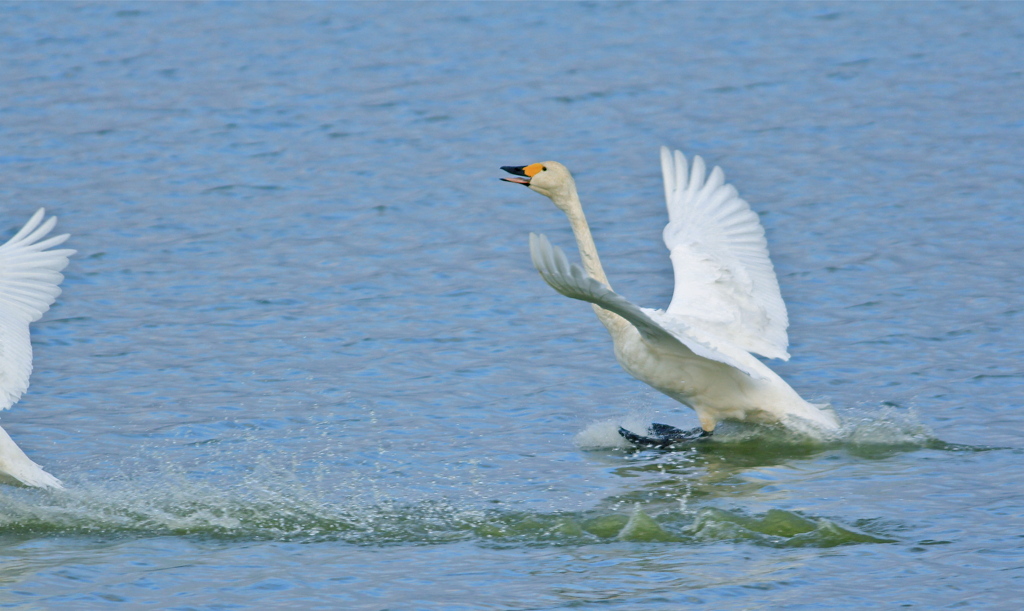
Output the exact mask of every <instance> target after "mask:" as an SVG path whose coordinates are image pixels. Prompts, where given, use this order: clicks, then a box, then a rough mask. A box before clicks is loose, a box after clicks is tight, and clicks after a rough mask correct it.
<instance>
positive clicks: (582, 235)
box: [551, 184, 629, 336]
mask: <svg viewBox="0 0 1024 611" xmlns="http://www.w3.org/2000/svg"><path fill="white" fill-rule="evenodd" d="M551 199H552V200H553V201H554V202H555V205H556V206H558V207H559V208H561V209H562V210H563V211H565V215H566V216H567V217H569V224H570V225H571V226H572V233H573V235H575V236H576V246H577V247H579V249H580V259H581V260H582V261H583V269H585V270H586V271H587V275H588V276H590V277H591V278H593V279H594V280H597V281H598V282H600V283H602V284H604V285H605V286H607V287H608V288H612V285H611V284H610V283H609V282H608V276H606V275H605V273H604V268H603V267H601V259H600V257H598V256H597V245H596V244H594V236H593V235H591V233H590V226H589V225H588V224H587V217H586V216H585V215H584V214H583V204H581V203H580V196H579V195H577V193H576V185H575V184H570V185H569V189H567V190H566V192H564V193H559V194H557V195H556V196H555V197H552V198H551ZM593 308H594V313H595V314H597V318H598V319H599V320H600V321H601V324H603V325H604V326H605V328H606V329H608V332H609V333H611V334H612V335H613V336H614V335H615V333H616V332H618V331H620V330H622V329H623V328H625V327H626V326H629V322H628V321H627V320H626V319H625V318H623V317H621V316H619V315H618V314H616V313H614V312H609V311H608V310H605V309H604V308H601V307H598V306H596V305H595V306H593Z"/></svg>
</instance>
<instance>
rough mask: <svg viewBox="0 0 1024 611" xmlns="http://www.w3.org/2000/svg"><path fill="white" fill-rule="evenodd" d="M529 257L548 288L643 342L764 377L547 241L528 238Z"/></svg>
mask: <svg viewBox="0 0 1024 611" xmlns="http://www.w3.org/2000/svg"><path fill="white" fill-rule="evenodd" d="M530 257H531V258H532V259H533V265H534V267H536V268H537V271H538V272H540V275H541V277H542V278H544V281H545V282H547V283H548V284H549V285H551V288H553V289H555V290H556V291H558V292H559V293H561V294H563V295H565V296H566V297H571V298H573V299H579V300H582V301H588V302H590V303H593V304H595V305H597V306H599V307H602V308H604V309H605V310H608V311H610V312H615V313H616V314H618V315H619V316H621V317H623V318H625V319H626V320H627V321H629V323H630V324H632V325H633V326H634V327H636V328H637V330H638V331H640V334H641V335H642V336H643V337H644V339H646V340H648V341H653V342H666V341H667V342H672V343H679V344H682V345H684V346H686V347H687V348H689V349H690V350H691V351H692V352H693V353H694V354H696V355H698V356H702V357H704V358H706V359H711V360H714V361H718V362H720V363H725V364H726V365H729V366H731V367H735V368H736V369H739V370H740V371H742V372H744V373H746V374H747V375H749V376H751V377H753V378H758V379H762V378H764V377H765V375H764V374H763V373H762V371H763V369H765V367H764V365H763V364H762V363H761V362H760V361H758V360H757V359H756V358H754V357H753V356H751V355H750V354H749V353H748V352H746V351H744V350H742V349H740V348H738V347H736V346H734V345H732V344H730V343H729V342H722V341H720V340H718V339H717V338H715V337H714V336H711V335H708V334H706V333H704V332H702V331H701V330H700V329H699V328H695V327H693V326H691V325H688V324H687V323H686V321H685V320H682V319H680V318H679V317H676V316H671V315H666V314H665V313H664V312H659V311H657V310H649V309H647V308H641V307H639V306H637V305H635V304H633V303H631V302H630V301H629V300H627V299H625V298H624V297H622V296H621V295H619V294H618V293H616V292H615V291H613V290H611V289H610V288H608V287H607V286H605V285H604V284H602V283H600V282H598V281H597V280H594V279H593V278H591V277H590V276H588V275H587V273H586V272H585V271H584V270H583V268H581V267H580V266H578V265H574V264H570V263H569V260H568V259H567V258H566V256H565V253H563V252H562V249H560V248H558V247H557V246H552V245H551V242H549V241H548V239H547V237H545V236H543V235H536V234H533V233H531V234H530Z"/></svg>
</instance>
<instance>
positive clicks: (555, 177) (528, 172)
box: [501, 161, 576, 213]
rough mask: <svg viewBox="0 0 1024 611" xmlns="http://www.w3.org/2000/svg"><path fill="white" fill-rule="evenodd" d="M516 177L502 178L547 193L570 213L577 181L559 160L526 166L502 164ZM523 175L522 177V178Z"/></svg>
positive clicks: (564, 210) (557, 204) (503, 167)
mask: <svg viewBox="0 0 1024 611" xmlns="http://www.w3.org/2000/svg"><path fill="white" fill-rule="evenodd" d="M501 169H502V170H505V171H506V172H508V173H509V174H513V175H514V176H516V178H502V180H504V181H505V182H514V183H516V184H520V185H524V186H527V187H529V188H530V189H532V190H534V191H536V192H537V193H540V194H541V195H546V196H548V197H549V198H551V201H553V202H555V205H556V206H558V207H559V208H561V209H562V211H563V212H566V213H568V212H569V209H570V207H571V205H572V202H573V201H574V200H575V199H576V198H575V195H576V181H574V180H573V179H572V174H570V173H569V170H568V168H566V167H565V166H564V165H562V164H560V163H558V162H557V161H542V162H541V163H532V164H530V165H524V166H510V165H506V166H502V167H501ZM520 177H521V178H520Z"/></svg>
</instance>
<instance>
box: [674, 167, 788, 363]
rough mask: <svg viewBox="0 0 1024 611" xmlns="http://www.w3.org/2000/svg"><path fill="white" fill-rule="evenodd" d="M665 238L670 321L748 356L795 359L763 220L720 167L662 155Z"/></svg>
mask: <svg viewBox="0 0 1024 611" xmlns="http://www.w3.org/2000/svg"><path fill="white" fill-rule="evenodd" d="M661 169H662V174H663V175H664V179H665V200H666V202H667V203H668V218H669V222H668V225H667V226H666V227H665V231H664V234H663V237H664V239H665V245H666V246H668V249H669V252H670V253H671V255H670V256H671V258H672V267H673V269H674V270H675V290H674V292H673V294H672V303H671V304H670V305H669V306H668V309H667V310H666V311H665V315H666V316H668V317H670V318H672V319H679V320H681V321H685V322H686V323H687V324H689V325H690V326H692V327H694V328H698V329H700V330H701V331H703V332H705V333H707V334H709V335H712V336H715V337H717V338H720V339H721V340H724V341H725V342H727V343H731V344H733V345H735V346H738V347H739V348H742V349H744V350H746V351H748V352H756V353H758V354H761V355H764V356H767V357H771V358H781V359H788V358H789V353H788V352H786V348H787V347H788V346H789V337H788V335H787V334H786V329H787V327H789V318H788V316H787V315H786V304H785V303H784V302H783V301H782V295H781V294H780V293H779V283H778V280H777V279H776V277H775V270H774V268H773V267H772V262H771V259H770V258H769V257H768V243H767V241H766V240H765V237H764V229H763V228H762V227H761V222H760V220H759V219H758V217H757V214H756V213H755V212H754V211H753V210H751V209H750V205H749V204H747V202H745V201H744V200H743V199H741V198H740V197H739V195H738V193H737V192H736V189H735V188H734V187H733V186H732V185H729V184H725V174H724V173H723V172H722V170H721V168H719V167H717V166H716V167H715V169H714V170H712V171H711V174H710V175H707V176H705V171H706V168H705V165H704V160H703V159H701V158H700V157H699V156H696V157H694V158H693V165H692V167H690V168H687V164H686V157H684V156H683V154H682V153H681V152H679V151H675V154H674V155H673V154H672V153H670V152H669V150H668V149H667V148H665V147H662V148H661Z"/></svg>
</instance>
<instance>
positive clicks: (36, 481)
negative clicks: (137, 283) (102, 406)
mask: <svg viewBox="0 0 1024 611" xmlns="http://www.w3.org/2000/svg"><path fill="white" fill-rule="evenodd" d="M45 216H46V212H45V211H44V210H43V209H42V208H40V209H39V210H38V211H37V212H36V213H35V214H34V215H32V218H31V219H29V221H28V223H26V224H25V226H24V227H22V228H21V230H20V231H18V232H17V233H16V234H15V235H14V237H12V238H11V239H10V240H8V241H7V242H6V243H5V244H3V245H2V246H0V410H5V409H7V408H9V407H11V406H12V405H14V404H15V403H17V401H18V399H20V398H21V395H22V394H23V393H24V392H25V391H26V390H28V382H29V376H30V375H31V373H32V343H31V341H30V339H29V324H31V323H33V322H35V321H37V320H39V319H40V317H42V315H43V314H44V313H45V312H46V311H47V310H49V309H50V305H51V304H52V303H53V301H54V300H55V299H56V298H57V295H60V286H59V285H60V283H61V280H63V279H64V276H62V275H61V273H60V272H61V270H63V269H64V268H65V267H66V266H67V264H68V257H69V256H70V255H72V254H74V253H75V251H74V250H70V249H66V248H62V249H57V250H54V249H53V247H54V246H59V245H60V244H62V243H63V242H64V241H65V240H67V239H68V235H67V234H63V235H58V236H53V237H50V238H46V236H47V235H48V234H49V233H50V231H52V230H53V227H54V226H55V225H56V224H57V218H56V217H50V218H49V219H47V220H45V221H44V220H43V219H44V218H45ZM44 238H46V239H44ZM12 480H13V482H16V483H20V484H23V485H26V486H36V487H39V488H62V487H63V486H62V485H61V483H60V480H58V479H57V478H56V477H54V476H52V475H50V474H49V473H47V472H46V471H44V470H43V468H42V467H40V466H39V465H37V464H36V463H34V462H32V460H31V459H30V458H29V457H28V456H26V455H25V453H24V452H22V451H21V448H19V447H18V446H17V444H15V443H14V440H13V439H11V436H10V435H8V434H7V432H6V431H4V430H3V428H0V481H7V482H11V481H12Z"/></svg>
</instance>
